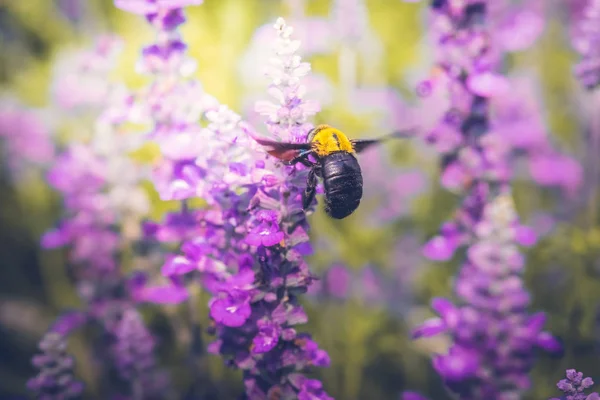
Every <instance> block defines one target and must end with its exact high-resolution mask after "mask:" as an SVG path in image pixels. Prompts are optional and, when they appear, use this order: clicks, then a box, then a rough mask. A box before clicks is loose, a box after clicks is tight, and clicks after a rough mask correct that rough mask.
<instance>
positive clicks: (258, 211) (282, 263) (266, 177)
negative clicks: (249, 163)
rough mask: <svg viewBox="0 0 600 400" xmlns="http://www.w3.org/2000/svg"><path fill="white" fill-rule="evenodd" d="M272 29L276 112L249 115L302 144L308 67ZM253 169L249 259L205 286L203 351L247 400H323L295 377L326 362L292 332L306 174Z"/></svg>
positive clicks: (306, 248) (283, 31)
mask: <svg viewBox="0 0 600 400" xmlns="http://www.w3.org/2000/svg"><path fill="white" fill-rule="evenodd" d="M275 29H276V30H277V32H278V35H279V38H278V39H277V42H276V46H275V51H276V55H277V58H274V59H273V60H272V68H271V69H269V71H268V74H269V76H270V77H271V78H272V79H273V85H272V86H271V88H270V91H269V92H270V94H271V95H273V97H275V98H276V99H277V100H278V102H279V104H273V103H268V102H261V103H258V104H257V110H259V112H261V113H262V114H264V115H266V116H268V117H269V120H268V122H267V127H268V129H269V131H270V132H271V133H272V134H273V135H277V136H279V137H283V138H285V139H287V140H290V139H291V140H296V141H301V140H305V137H306V135H307V133H308V130H309V129H310V128H311V125H310V124H309V123H307V122H306V120H307V117H308V116H310V115H312V114H314V113H315V112H316V110H317V109H318V108H317V105H316V104H315V103H310V102H306V101H304V100H303V99H302V96H303V94H304V87H303V86H302V85H301V84H300V78H301V77H302V76H303V75H305V74H306V73H307V72H308V70H309V69H310V67H309V66H308V64H306V63H302V62H301V59H300V57H299V56H296V55H295V52H296V50H297V49H298V46H299V43H298V42H297V41H294V40H292V39H291V34H292V29H291V28H290V27H288V26H287V25H286V24H285V21H284V20H283V19H279V20H278V21H277V23H276V24H275ZM251 135H252V136H256V133H253V132H252V133H251ZM255 165H256V168H257V170H258V171H260V170H263V169H264V172H262V173H260V174H259V175H258V176H261V175H262V178H261V184H259V185H258V186H257V187H256V189H254V190H253V196H252V198H251V199H250V203H249V210H250V211H251V214H250V215H248V216H247V217H246V218H247V219H246V222H245V226H246V231H245V232H246V233H245V236H244V238H243V239H242V241H241V243H239V244H238V246H240V245H242V244H243V245H245V246H248V245H250V246H251V248H250V249H249V250H250V253H251V254H254V255H255V258H254V259H252V258H248V257H247V256H245V255H240V256H239V257H240V258H239V261H238V265H239V266H238V271H237V273H236V274H234V275H229V276H228V277H226V278H225V279H221V280H220V281H218V282H215V283H213V284H212V285H211V291H212V292H216V296H215V297H213V299H212V300H211V303H210V308H211V316H212V317H213V319H214V321H215V322H217V323H218V324H217V325H216V326H215V329H216V331H217V334H218V337H219V339H218V340H217V341H216V342H214V343H212V344H211V345H210V347H209V351H211V352H213V353H220V354H221V355H223V356H225V357H227V358H228V359H230V360H231V364H232V365H235V366H236V367H238V368H240V369H242V370H243V371H244V384H245V387H246V396H247V397H248V398H252V399H254V398H257V399H259V398H270V397H272V396H281V397H283V398H286V397H292V396H297V397H298V398H301V399H309V398H313V399H317V398H318V399H330V397H329V396H328V395H327V394H326V393H325V392H324V391H323V389H322V386H321V383H320V382H318V381H315V380H311V379H306V378H304V377H303V376H302V375H299V374H298V373H300V372H303V371H305V370H306V369H307V368H308V367H310V366H328V365H329V362H330V361H329V356H328V355H327V353H326V352H325V351H323V350H321V349H319V348H318V346H317V344H316V343H315V342H314V341H313V340H312V339H311V338H310V336H308V335H306V334H300V333H297V331H296V329H295V326H296V325H298V324H301V323H305V322H306V321H307V316H306V314H305V313H304V310H303V309H302V307H301V306H300V305H299V303H298V299H297V296H298V295H299V294H301V293H304V292H306V290H307V286H308V285H309V284H310V282H311V280H312V276H311V274H310V272H309V271H308V267H307V265H306V263H305V262H304V260H303V259H302V256H303V255H306V254H308V253H310V251H311V249H310V245H308V243H307V242H308V235H307V233H306V232H307V231H308V225H307V222H306V217H305V214H304V212H303V210H302V204H301V187H300V185H301V183H300V182H303V181H304V180H305V179H306V170H299V171H296V170H295V168H294V167H288V168H286V169H283V168H281V167H278V166H277V165H276V164H275V163H274V162H273V160H272V159H265V160H261V161H257V162H256V164H255ZM238 218H239V216H238ZM242 221H243V220H242ZM241 232H243V231H241ZM241 232H240V233H241ZM240 239H241V238H240ZM242 248H243V247H242Z"/></svg>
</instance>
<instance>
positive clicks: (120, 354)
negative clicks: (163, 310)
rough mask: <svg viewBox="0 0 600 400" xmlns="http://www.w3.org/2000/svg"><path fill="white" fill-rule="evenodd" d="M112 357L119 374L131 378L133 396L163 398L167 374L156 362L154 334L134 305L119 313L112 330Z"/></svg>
mask: <svg viewBox="0 0 600 400" xmlns="http://www.w3.org/2000/svg"><path fill="white" fill-rule="evenodd" d="M114 342H115V343H114V345H113V349H112V351H113V357H114V359H115V366H116V368H117V371H118V373H119V375H120V377H121V378H122V379H123V380H125V381H127V382H131V394H132V396H133V398H135V399H164V398H166V397H167V396H168V393H167V389H168V377H167V376H166V375H165V374H164V373H163V372H162V371H160V370H159V369H158V368H157V366H156V360H155V359H154V354H153V352H154V347H155V343H154V338H152V336H151V335H150V333H149V332H148V331H147V329H146V326H145V325H144V321H143V320H142V318H141V316H140V315H139V313H138V312H137V311H136V310H135V309H128V310H126V311H124V312H123V313H122V316H121V320H120V321H119V322H118V324H117V326H116V327H115V331H114Z"/></svg>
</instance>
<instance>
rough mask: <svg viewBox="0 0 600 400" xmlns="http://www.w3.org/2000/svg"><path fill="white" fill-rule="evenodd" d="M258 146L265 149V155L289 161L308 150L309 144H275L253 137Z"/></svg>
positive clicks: (274, 142) (271, 141)
mask: <svg viewBox="0 0 600 400" xmlns="http://www.w3.org/2000/svg"><path fill="white" fill-rule="evenodd" d="M253 139H254V140H255V141H256V142H257V143H258V144H260V145H262V146H265V147H266V148H267V153H269V154H270V155H272V156H273V157H277V158H279V159H280V160H283V161H291V160H293V159H294V158H295V157H297V156H298V155H300V153H301V152H302V151H303V150H310V148H311V145H310V143H290V142H277V141H275V140H270V139H264V138H259V137H253Z"/></svg>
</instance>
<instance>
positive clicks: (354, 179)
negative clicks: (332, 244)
mask: <svg viewBox="0 0 600 400" xmlns="http://www.w3.org/2000/svg"><path fill="white" fill-rule="evenodd" d="M321 165H322V176H323V185H324V187H325V212H326V213H327V214H328V215H329V216H330V217H332V218H336V219H342V218H345V217H347V216H348V215H350V214H352V213H353V212H354V210H356V209H357V208H358V205H359V204H360V199H361V198H362V193H363V190H362V187H363V179H362V173H361V170H360V165H358V161H357V160H356V158H355V157H354V155H352V154H350V153H347V152H343V151H339V152H335V153H331V154H329V155H327V156H325V157H323V158H322V159H321Z"/></svg>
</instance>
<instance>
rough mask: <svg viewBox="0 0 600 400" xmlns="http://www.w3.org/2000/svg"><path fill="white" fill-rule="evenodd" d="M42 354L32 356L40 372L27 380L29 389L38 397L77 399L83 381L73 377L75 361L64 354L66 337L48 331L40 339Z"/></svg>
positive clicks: (81, 389) (81, 390)
mask: <svg viewBox="0 0 600 400" xmlns="http://www.w3.org/2000/svg"><path fill="white" fill-rule="evenodd" d="M39 348H40V350H41V351H42V354H40V355H37V356H35V357H34V358H33V360H32V363H33V365H34V366H35V367H36V368H37V369H39V370H40V373H39V374H38V375H37V376H36V377H34V378H31V379H30V380H29V381H28V382H27V388H28V389H29V391H31V392H33V393H35V395H36V398H40V399H77V398H79V397H80V396H81V393H82V392H83V383H81V382H80V381H77V380H75V379H74V377H73V369H74V366H75V362H74V360H73V358H72V357H70V356H68V355H67V354H66V348H67V344H66V339H65V337H64V336H63V335H62V334H61V333H58V332H49V333H47V334H46V335H45V336H44V338H43V339H42V340H41V342H40V344H39Z"/></svg>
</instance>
